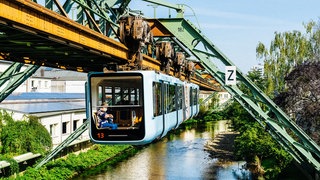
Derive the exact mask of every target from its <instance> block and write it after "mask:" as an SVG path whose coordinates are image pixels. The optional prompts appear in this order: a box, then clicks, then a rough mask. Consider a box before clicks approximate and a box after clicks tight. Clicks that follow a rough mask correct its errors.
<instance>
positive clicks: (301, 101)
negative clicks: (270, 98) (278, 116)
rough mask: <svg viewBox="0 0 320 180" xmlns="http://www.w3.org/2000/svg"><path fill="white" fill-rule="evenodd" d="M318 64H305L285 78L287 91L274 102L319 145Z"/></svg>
mask: <svg viewBox="0 0 320 180" xmlns="http://www.w3.org/2000/svg"><path fill="white" fill-rule="evenodd" d="M319 69H320V62H319V61H316V62H305V63H303V64H301V65H298V66H296V67H295V69H294V70H293V71H291V72H290V73H289V75H288V76H287V77H286V84H287V86H288V90H287V91H286V92H283V93H281V94H280V95H279V96H277V97H276V99H275V102H276V103H277V104H278V105H279V106H280V107H282V108H283V109H284V110H285V111H286V112H287V114H291V115H292V118H294V119H295V120H296V123H297V124H298V125H299V126H300V127H301V128H302V129H303V130H304V131H305V132H306V133H307V134H308V135H310V136H311V138H312V139H313V140H315V141H316V142H317V143H318V144H320V132H319V128H320V111H319V109H320V99H319V97H320V72H319Z"/></svg>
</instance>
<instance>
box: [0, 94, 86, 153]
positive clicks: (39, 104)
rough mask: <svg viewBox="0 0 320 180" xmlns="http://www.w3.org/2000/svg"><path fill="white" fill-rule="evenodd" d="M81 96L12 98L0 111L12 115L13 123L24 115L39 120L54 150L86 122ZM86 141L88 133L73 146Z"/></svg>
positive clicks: (2, 105) (83, 101)
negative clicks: (49, 136) (46, 131)
mask: <svg viewBox="0 0 320 180" xmlns="http://www.w3.org/2000/svg"><path fill="white" fill-rule="evenodd" d="M84 96H85V95H84V93H35V92H34V93H19V94H12V95H10V96H9V97H7V98H6V100H4V101H3V102H2V103H1V104H0V109H4V110H6V111H8V112H13V118H14V119H15V120H23V119H24V118H26V117H25V115H32V116H36V117H38V118H39V119H40V122H41V124H42V125H43V126H44V127H45V128H46V129H47V130H48V132H49V133H50V135H51V137H52V143H53V146H54V147H55V146H57V145H59V144H60V143H61V142H62V141H63V140H65V139H66V138H67V137H68V136H69V135H70V134H71V133H72V132H74V131H75V130H76V129H77V128H78V127H80V126H81V125H82V124H83V122H84V121H85V120H86V110H85V97H84ZM85 141H89V134H88V132H87V131H86V132H84V133H83V134H82V135H81V136H80V137H79V138H78V139H77V140H76V141H75V142H74V143H73V144H75V143H80V142H85Z"/></svg>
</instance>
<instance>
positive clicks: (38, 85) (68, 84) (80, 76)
mask: <svg viewBox="0 0 320 180" xmlns="http://www.w3.org/2000/svg"><path fill="white" fill-rule="evenodd" d="M11 64H12V62H9V61H1V62H0V73H2V72H4V71H5V70H6V69H7V68H8V67H9V66H10V65H11ZM26 68H27V66H23V67H22V68H21V70H22V71H23V70H25V69H26ZM86 80H87V74H86V73H80V72H74V71H66V70H61V69H55V68H48V67H40V68H39V69H38V70H37V71H36V72H35V73H34V74H33V75H32V76H31V77H29V78H28V79H27V80H26V81H25V82H23V83H22V84H21V85H20V86H19V87H18V88H17V89H16V90H15V91H14V92H13V93H23V92H60V93H84V92H85V86H84V85H85V82H86Z"/></svg>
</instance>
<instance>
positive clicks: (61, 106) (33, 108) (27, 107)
mask: <svg viewBox="0 0 320 180" xmlns="http://www.w3.org/2000/svg"><path fill="white" fill-rule="evenodd" d="M84 108H85V102H84V101H82V102H81V101H80V102H79V101H77V102H44V103H43V102H37V103H16V104H15V103H13V104H0V109H5V110H10V111H14V112H19V113H23V114H37V113H44V112H56V111H59V112H60V111H70V110H80V109H84Z"/></svg>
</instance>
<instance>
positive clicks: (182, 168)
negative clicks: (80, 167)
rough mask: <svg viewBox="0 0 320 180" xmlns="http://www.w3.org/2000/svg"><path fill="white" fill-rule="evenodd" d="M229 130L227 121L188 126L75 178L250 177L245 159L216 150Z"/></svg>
mask: <svg viewBox="0 0 320 180" xmlns="http://www.w3.org/2000/svg"><path fill="white" fill-rule="evenodd" d="M229 133H230V129H229V123H228V121H226V120H222V121H217V122H214V121H212V122H203V123H198V124H193V125H191V126H188V125H186V126H184V127H181V128H179V129H178V130H175V131H174V132H172V133H170V134H169V135H167V136H166V137H165V138H163V139H162V140H160V141H158V142H155V143H152V144H150V145H148V146H146V147H144V148H142V149H141V150H140V151H139V152H138V153H137V154H135V155H134V156H132V157H130V158H128V159H127V160H126V161H123V162H119V163H117V164H116V165H114V166H112V167H110V166H108V167H106V168H105V169H104V170H103V171H102V172H101V169H100V170H95V169H92V170H89V171H92V172H95V171H98V172H99V173H98V174H95V175H90V176H86V177H77V178H76V179H139V180H142V179H223V180H224V179H228V180H230V179H251V175H250V173H249V172H248V171H245V170H242V169H241V167H242V165H243V164H244V162H242V161H241V162H240V161H232V160H231V159H230V157H227V156H228V154H229V152H221V151H219V150H217V149H216V148H217V145H219V142H220V141H221V142H222V139H223V138H224V139H226V140H228V139H229V138H228V137H227V136H224V135H226V134H229ZM231 134H232V133H231ZM219 139H220V140H219ZM96 168H99V167H96ZM92 172H91V173H89V172H87V173H86V172H85V173H84V174H92Z"/></svg>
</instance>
